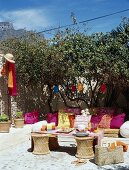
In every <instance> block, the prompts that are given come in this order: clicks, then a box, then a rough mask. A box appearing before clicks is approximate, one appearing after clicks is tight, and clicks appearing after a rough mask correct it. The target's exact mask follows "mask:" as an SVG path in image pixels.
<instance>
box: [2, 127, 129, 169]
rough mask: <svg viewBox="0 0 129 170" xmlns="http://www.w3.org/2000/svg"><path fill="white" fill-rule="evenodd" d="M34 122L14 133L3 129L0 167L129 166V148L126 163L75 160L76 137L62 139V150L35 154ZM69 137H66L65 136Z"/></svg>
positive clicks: (70, 167) (116, 167)
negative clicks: (31, 136)
mask: <svg viewBox="0 0 129 170" xmlns="http://www.w3.org/2000/svg"><path fill="white" fill-rule="evenodd" d="M30 132H31V125H26V126H24V128H17V129H15V128H13V127H12V128H11V130H10V133H0V170H2V169H3V170H73V169H75V170H123V169H124V170H129V150H128V152H126V153H125V154H124V160H125V161H124V163H121V164H116V165H106V166H102V167H99V166H97V165H96V164H94V160H90V161H87V163H85V164H82V165H76V164H72V162H73V161H75V160H77V159H76V157H75V156H74V155H75V152H76V148H75V141H74V140H73V139H72V138H69V140H68V142H65V141H66V139H63V142H61V140H62V139H61V138H60V139H59V144H60V145H61V146H62V147H61V149H60V150H58V151H51V153H50V154H47V155H34V154H32V153H31V152H28V151H27V149H28V148H29V147H30ZM65 138H66V137H65Z"/></svg>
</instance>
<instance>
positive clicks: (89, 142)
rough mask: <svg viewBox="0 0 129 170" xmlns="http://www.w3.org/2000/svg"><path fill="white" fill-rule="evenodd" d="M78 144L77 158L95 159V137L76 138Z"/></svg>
mask: <svg viewBox="0 0 129 170" xmlns="http://www.w3.org/2000/svg"><path fill="white" fill-rule="evenodd" d="M75 140H76V142H77V153H76V157H78V158H82V159H83V158H84V159H91V158H93V157H94V152H93V140H94V138H93V137H75Z"/></svg>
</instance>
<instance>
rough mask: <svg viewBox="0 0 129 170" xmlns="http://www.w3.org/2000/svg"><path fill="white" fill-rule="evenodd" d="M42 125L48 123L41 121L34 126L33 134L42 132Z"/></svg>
mask: <svg viewBox="0 0 129 170" xmlns="http://www.w3.org/2000/svg"><path fill="white" fill-rule="evenodd" d="M42 125H47V121H45V120H44V121H39V122H36V123H34V124H33V125H32V132H40V131H41V128H42Z"/></svg>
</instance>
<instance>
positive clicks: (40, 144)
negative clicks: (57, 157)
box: [31, 133, 50, 155]
mask: <svg viewBox="0 0 129 170" xmlns="http://www.w3.org/2000/svg"><path fill="white" fill-rule="evenodd" d="M31 137H32V139H33V142H34V149H33V154H37V155H44V154H48V153H50V150H49V147H48V141H49V140H48V139H49V137H48V136H47V135H44V134H36V133H31Z"/></svg>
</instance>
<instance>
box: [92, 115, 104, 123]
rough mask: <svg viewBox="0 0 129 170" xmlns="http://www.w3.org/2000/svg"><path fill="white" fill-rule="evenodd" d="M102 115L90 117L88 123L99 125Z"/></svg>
mask: <svg viewBox="0 0 129 170" xmlns="http://www.w3.org/2000/svg"><path fill="white" fill-rule="evenodd" d="M102 117H103V115H92V116H91V120H90V122H91V123H93V124H99V123H100V121H101V119H102Z"/></svg>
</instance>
